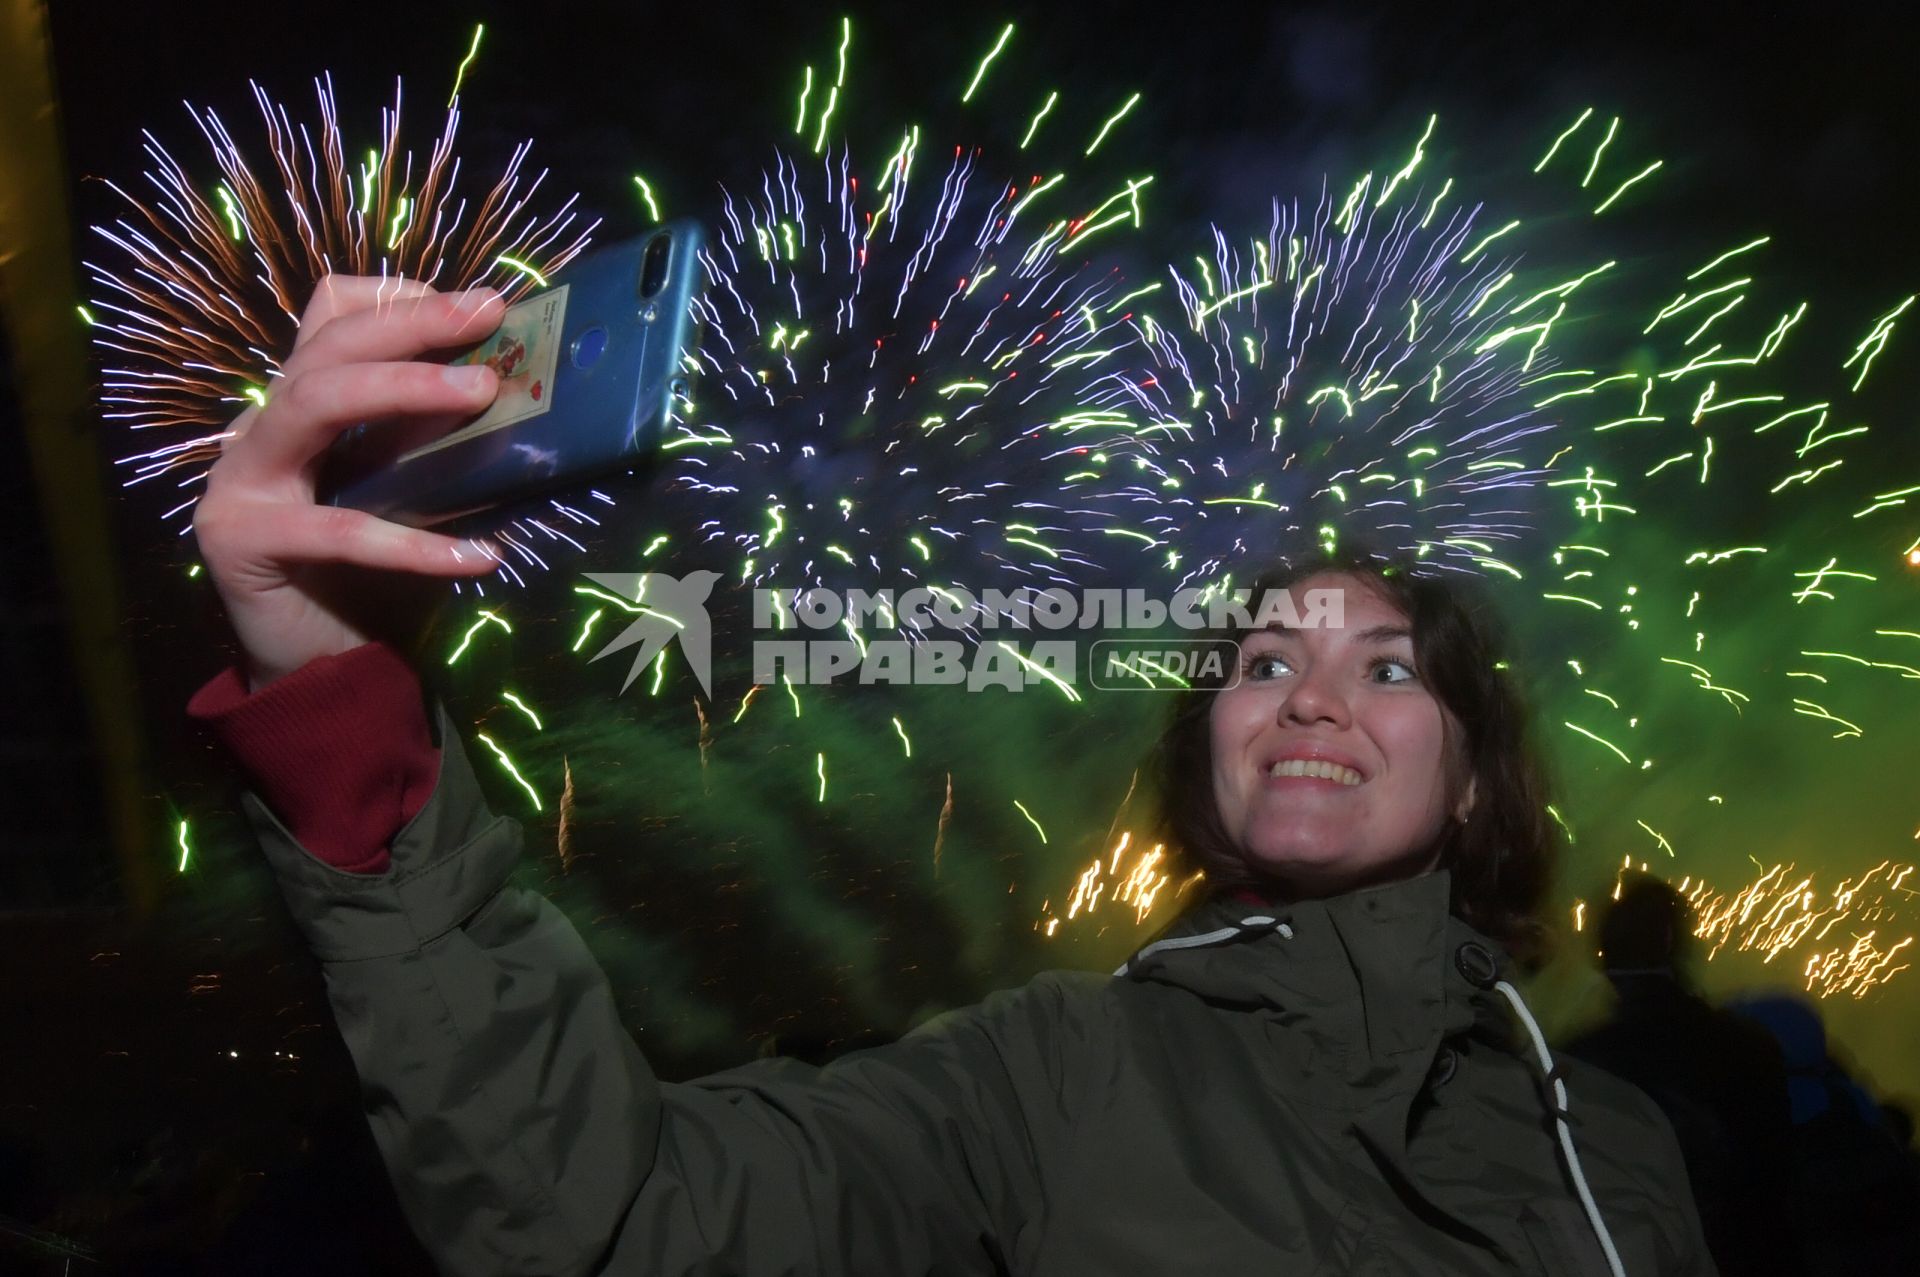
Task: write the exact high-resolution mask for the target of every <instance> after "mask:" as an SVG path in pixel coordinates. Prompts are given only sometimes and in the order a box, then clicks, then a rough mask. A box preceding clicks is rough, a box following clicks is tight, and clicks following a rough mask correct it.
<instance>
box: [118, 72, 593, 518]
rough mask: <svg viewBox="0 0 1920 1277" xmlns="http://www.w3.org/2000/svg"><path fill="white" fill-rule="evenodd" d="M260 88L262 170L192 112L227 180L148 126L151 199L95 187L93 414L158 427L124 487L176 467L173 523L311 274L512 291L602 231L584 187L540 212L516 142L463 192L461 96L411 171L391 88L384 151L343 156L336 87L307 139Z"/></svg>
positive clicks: (252, 393)
mask: <svg viewBox="0 0 1920 1277" xmlns="http://www.w3.org/2000/svg"><path fill="white" fill-rule="evenodd" d="M252 88H253V95H254V100H255V102H256V103H257V105H258V106H259V110H260V116H261V119H262V121H263V123H264V125H265V132H266V145H267V152H268V155H269V156H270V158H271V164H270V166H269V167H268V168H267V169H265V170H256V169H255V168H254V167H253V166H252V165H251V164H250V163H249V162H248V160H247V158H246V156H245V155H244V154H243V153H242V151H241V149H240V147H239V145H238V144H237V143H236V142H235V141H234V139H233V137H232V135H231V134H230V133H229V132H228V130H227V127H226V125H225V124H224V123H223V122H222V121H221V119H220V117H219V116H218V115H217V114H216V113H215V112H214V111H212V110H210V109H205V110H203V109H199V108H196V107H194V106H192V105H189V106H188V107H187V110H188V113H189V114H190V115H191V116H192V118H193V121H194V123H195V124H196V125H197V126H198V127H199V129H200V132H201V133H202V135H203V136H204V137H205V139H206V141H207V144H208V146H209V148H210V150H211V152H212V159H213V162H214V165H215V166H216V167H217V169H218V172H219V176H218V177H217V178H215V177H212V176H211V175H207V176H202V175H196V174H194V173H192V172H189V170H188V169H187V167H186V166H185V165H183V164H182V163H181V162H180V161H179V160H177V159H175V158H174V156H173V155H172V154H171V153H170V152H169V151H168V150H167V149H166V147H165V146H163V145H162V144H161V143H160V141H159V140H158V139H157V138H155V136H154V135H153V134H152V133H151V132H143V136H144V137H145V139H146V141H145V146H144V150H145V152H146V155H147V158H148V161H149V163H150V165H151V167H149V168H148V169H147V171H146V172H145V173H144V174H143V177H144V179H145V182H146V185H147V186H149V187H151V188H152V192H151V194H150V195H149V197H148V199H146V200H143V199H141V198H140V197H138V196H136V195H135V194H133V193H132V192H130V191H128V190H127V189H125V188H123V187H122V186H120V185H118V184H117V183H115V182H112V181H110V180H107V181H105V184H106V185H107V186H108V187H109V188H110V189H111V190H112V191H113V192H114V193H115V194H116V195H118V196H119V197H120V198H121V199H122V200H124V201H125V203H126V205H127V210H128V215H127V216H123V217H120V218H117V219H116V220H115V221H114V222H113V223H112V224H111V225H106V226H95V227H94V228H93V229H94V232H95V233H96V234H98V235H99V236H100V237H101V239H103V240H105V241H106V243H107V244H108V245H110V246H111V247H112V249H113V250H114V251H113V253H112V255H111V257H110V258H109V259H108V260H104V261H103V260H88V261H86V262H84V263H83V265H84V266H85V267H86V270H87V272H88V274H89V276H90V283H91V290H90V291H91V292H92V294H93V296H92V299H91V304H90V306H88V307H87V308H85V309H83V310H82V316H83V318H85V319H86V320H87V322H88V323H90V324H91V325H92V326H93V331H94V339H95V343H96V344H97V345H98V346H99V347H100V348H101V349H102V350H103V351H107V352H110V353H109V354H108V355H107V359H108V360H109V362H110V365H111V366H109V367H106V368H104V369H103V370H102V375H101V384H102V394H101V405H102V408H103V415H104V416H105V417H106V418H107V419H108V420H110V421H114V422H116V423H124V424H125V425H126V426H127V427H128V428H130V429H133V430H159V431H163V432H164V433H165V434H166V435H167V437H168V441H167V442H165V443H162V444H160V445H158V446H156V447H151V448H148V449H146V450H144V451H141V452H138V453H137V454H135V455H132V456H128V457H125V458H123V459H122V464H123V465H126V466H128V467H130V477H129V478H128V480H127V483H128V485H129V486H131V485H132V484H135V483H140V482H143V481H145V480H148V479H152V478H156V477H158V476H161V475H167V474H173V473H175V472H177V471H180V472H184V474H183V475H182V476H181V477H180V478H179V486H180V487H181V488H182V489H183V490H185V491H186V492H187V493H188V495H187V496H186V498H185V500H183V501H182V502H181V503H180V504H179V505H177V506H175V507H174V508H173V509H171V510H169V511H167V515H168V516H169V517H171V516H175V515H179V514H181V513H182V512H183V511H185V510H188V509H189V508H191V506H192V504H193V502H194V500H195V499H196V498H197V495H198V494H197V490H196V485H197V483H198V481H199V480H200V479H201V478H202V477H203V476H204V474H205V472H206V470H207V468H208V467H209V466H210V465H211V464H212V462H213V459H214V458H215V457H217V456H218V455H219V452H220V445H221V440H222V439H223V438H224V437H225V435H226V429H227V425H228V423H229V422H230V421H231V420H232V419H233V418H234V417H235V416H236V415H237V414H238V413H239V412H240V411H241V410H242V409H244V408H245V407H246V405H247V403H248V402H254V403H261V402H264V401H265V397H266V390H267V387H268V386H269V385H270V384H271V382H272V379H273V378H275V377H278V376H279V375H280V362H281V360H282V359H283V358H284V357H285V356H286V354H287V352H288V351H289V350H290V349H291V348H292V345H293V338H294V334H295V332H296V331H297V330H298V327H299V313H300V310H301V308H302V307H303V306H304V305H305V303H306V301H307V299H308V298H309V297H310V296H311V294H312V292H313V290H314V287H315V286H316V285H317V284H318V282H319V281H320V280H321V279H323V278H325V277H326V276H327V275H329V274H344V275H370V276H377V277H380V278H390V279H394V280H395V281H398V280H401V279H413V280H420V281H424V282H426V283H429V284H432V285H434V286H435V287H437V288H441V289H449V290H450V289H459V288H467V287H472V286H475V285H479V284H489V285H491V286H493V287H495V288H496V289H498V290H499V291H501V292H502V293H504V294H506V295H507V297H508V299H509V300H512V299H513V298H514V296H515V295H517V294H518V293H520V292H524V291H525V290H526V289H527V288H529V287H531V286H532V285H533V284H534V283H535V282H536V281H538V280H540V279H542V278H544V276H545V274H546V273H547V272H550V271H553V270H557V269H558V268H559V267H560V266H562V265H564V264H565V263H566V262H567V261H569V260H570V259H572V258H573V257H574V256H575V255H576V254H578V253H579V252H580V250H581V249H583V248H584V247H585V246H586V244H587V241H588V238H589V237H590V236H591V235H592V233H593V231H594V229H595V228H596V227H597V226H598V224H599V223H598V222H597V221H596V222H593V223H591V224H586V225H576V223H578V222H580V221H581V214H579V213H578V212H577V211H576V210H575V208H574V205H575V203H576V200H577V198H578V197H577V196H569V197H568V198H567V199H566V200H564V201H563V202H561V203H560V205H559V206H558V207H557V208H554V209H552V210H551V211H550V212H546V213H544V214H543V213H540V212H537V211H536V210H535V208H534V200H535V197H536V195H537V193H538V191H539V189H540V186H541V184H542V182H543V181H544V180H545V178H546V173H545V172H544V171H542V172H540V173H538V174H536V175H531V176H529V175H528V174H526V173H524V172H523V171H522V169H523V165H524V164H525V162H526V158H527V153H528V151H529V149H530V147H531V143H526V142H523V143H521V144H520V145H519V146H518V147H516V148H515V149H514V152H513V154H512V157H511V158H510V159H509V161H508V162H507V165H506V167H505V170H504V172H502V174H501V175H500V177H499V179H498V180H497V181H496V182H495V183H494V184H493V186H492V188H491V189H490V190H488V191H487V192H486V193H485V195H484V196H482V197H481V198H479V199H478V200H477V201H471V200H470V199H469V198H468V196H467V195H466V194H465V193H464V191H463V187H462V184H461V182H460V161H459V159H458V157H456V156H455V155H454V150H453V144H454V137H455V134H456V132H457V130H458V127H459V123H460V109H459V99H458V97H455V99H454V100H453V102H452V104H450V105H449V107H448V109H447V115H446V121H445V124H444V126H443V127H442V129H441V132H440V136H439V138H438V139H436V140H435V142H434V144H433V147H432V150H431V151H430V152H429V153H428V154H427V156H426V157H425V159H424V162H423V163H416V158H415V154H414V152H413V151H412V150H411V149H407V148H406V147H405V146H404V145H403V142H402V138H401V124H400V121H401V90H400V87H399V86H398V85H396V87H395V89H394V100H393V105H392V106H391V107H389V108H383V109H382V111H381V113H380V117H381V121H380V129H379V133H378V138H379V145H378V146H377V147H374V148H371V149H369V150H368V151H367V152H366V155H365V157H364V159H361V160H354V159H351V158H350V157H349V155H348V147H347V144H346V141H345V140H344V138H343V137H342V135H341V131H340V125H339V119H338V112H337V110H336V108H335V104H334V96H333V86H332V83H331V80H330V79H324V78H323V79H321V80H318V81H316V82H315V90H316V92H317V94H318V97H319V108H320V109H319V114H320V123H319V126H318V130H317V136H316V134H315V132H313V131H310V130H309V128H308V126H307V125H306V124H305V123H304V122H302V123H295V122H294V121H292V120H291V119H290V118H289V116H288V114H287V111H286V109H285V108H284V107H283V106H281V105H279V104H278V103H275V102H274V101H273V100H272V99H270V98H269V97H268V96H267V94H266V92H265V91H264V90H262V89H261V88H260V87H259V86H258V85H254V86H252ZM102 180H105V179H102ZM113 258H117V259H118V260H113ZM183 436H184V437H183Z"/></svg>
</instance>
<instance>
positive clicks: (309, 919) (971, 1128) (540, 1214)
mask: <svg viewBox="0 0 1920 1277" xmlns="http://www.w3.org/2000/svg"><path fill="white" fill-rule="evenodd" d="M439 729H440V733H441V737H442V751H441V758H442V763H441V770H440V776H439V779H438V784H437V786H436V788H435V790H434V793H433V796H432V798H431V799H430V800H429V801H428V803H427V805H426V807H425V808H424V809H423V810H422V811H421V812H420V813H419V815H417V816H416V817H415V818H414V819H413V820H412V821H411V822H409V823H408V824H407V826H406V827H405V828H404V829H402V830H401V832H400V834H399V836H398V837H397V838H396V839H395V840H394V842H393V846H392V865H391V867H390V869H389V870H388V871H387V872H386V873H383V874H379V875H365V874H351V873H344V872H342V871H340V870H337V869H333V868H331V867H329V866H327V865H326V864H324V863H323V862H321V861H320V860H318V859H317V858H316V857H314V856H312V855H310V854H309V853H308V852H307V851H306V850H305V849H304V848H302V847H301V845H300V844H299V843H297V842H296V841H294V839H293V837H292V835H291V834H289V833H288V832H287V831H286V830H285V828H284V827H283V826H282V825H281V823H280V821H279V820H278V818H277V817H276V816H275V815H274V814H273V812H271V811H270V810H269V809H268V808H267V806H266V805H265V804H264V803H262V802H261V801H259V800H258V799H257V798H254V797H252V796H249V797H248V799H247V800H246V806H247V813H248V816H249V818H250V819H251V820H252V822H253V824H254V827H255V829H256V831H257V832H258V834H259V836H260V840H261V843H262V845H263V847H264V848H265V850H266V854H267V856H268V858H269V860H270V861H271V862H272V864H273V867H274V870H275V872H276V875H277V876H278V878H279V881H280V883H281V885H282V889H283V892H284V894H285V896H286V898H287V901H288V904H289V906H290V908H291V909H292V911H293V914H294V917H295V919H296V921H297V922H298V923H299V925H300V927H301V929H302V931H303V933H304V934H305V935H306V937H307V939H308V942H309V944H310V945H311V947H312V949H313V951H314V953H315V954H316V955H317V956H318V957H319V958H320V960H321V963H322V965H323V970H324V973H325V976H326V984H327V991H328V997H329V999H330V1001H331V1002H332V1005H333V1010H334V1015H335V1017H336V1018H337V1020H338V1023H339V1026H340V1031H341V1034H342V1036H343V1037H344V1038H345V1039H346V1042H347V1045H348V1047H349V1049H350V1050H351V1052H352V1054H353V1058H354V1062H355V1065H356V1068H357V1069H358V1071H359V1075H360V1081H361V1087H362V1092H363V1096H364V1099H365V1102H366V1107H367V1114H368V1119H369V1121H370V1122H371V1123H372V1126H373V1132H374V1136H375V1139H376V1141H377V1142H378V1144H379V1146H380V1149H381V1152H382V1154H383V1156H384V1157H385V1159H386V1162H387V1166H388V1168H389V1170H390V1171H391V1173H392V1175H393V1179H394V1183H395V1186H396V1188H397V1189H398V1191H399V1195H400V1198H401V1201H402V1203H403V1205H404V1206H405V1208H406V1211H407V1215H408V1218H409V1219H410V1220H411V1222H412V1223H413V1225H414V1228H415V1230H416V1232H417V1233H418V1234H419V1236H420V1238H421V1240H422V1241H423V1242H424V1243H425V1244H426V1246H427V1248H428V1250H429V1251H430V1252H431V1253H432V1254H433V1255H434V1256H435V1258H436V1259H437V1260H438V1262H439V1263H440V1264H441V1266H442V1267H443V1269H444V1270H445V1271H446V1272H449V1273H459V1274H463V1275H472V1277H481V1275H484V1274H506V1273H515V1274H543V1275H558V1274H575V1273H634V1274H641V1273H645V1274H653V1273H674V1274H678V1273H714V1274H721V1273H725V1274H740V1275H750V1274H759V1273H767V1274H774V1273H820V1274H835V1275H836V1277H843V1275H846V1274H856V1273H877V1274H887V1275H889V1277H896V1275H904V1274H913V1273H956V1274H958V1273H982V1274H985V1273H999V1272H1008V1271H1017V1269H1016V1268H1015V1267H1013V1264H1014V1261H1015V1256H1016V1255H1017V1253H1018V1251H1019V1249H1020V1247H1021V1243H1022V1237H1023V1234H1024V1235H1026V1236H1027V1239H1028V1241H1029V1242H1031V1241H1032V1240H1033V1239H1034V1235H1033V1234H1030V1233H1028V1231H1027V1230H1029V1229H1031V1228H1032V1227H1033V1226H1034V1224H1035V1223H1036V1221H1037V1219H1038V1216H1039V1203H1040V1201H1041V1196H1042V1194H1041V1186H1040V1175H1039V1171H1038V1168H1037V1167H1036V1164H1035V1158H1034V1153H1033V1148H1034V1133H1033V1129H1032V1125H1033V1123H1034V1122H1036V1121H1038V1122H1040V1123H1042V1124H1045V1123H1048V1122H1053V1121H1058V1120H1059V1118H1058V1114H1059V1113H1060V1111H1061V1108H1062V1106H1063V1103H1064V1097H1065V1096H1066V1095H1067V1093H1068V1092H1069V1090H1070V1088H1069V1087H1068V1086H1067V1084H1066V1080H1065V1079H1064V1078H1063V1077H1061V1076H1060V1071H1059V1068H1058V1066H1057V1064H1055V1063H1054V1061H1053V1059H1052V1052H1053V1046H1052V1043H1053V1041H1054V1039H1053V1035H1052V1034H1051V1033H1050V1032H1049V1025H1050V1023H1051V1021H1052V1019H1053V1013H1054V1011H1055V1010H1056V1009H1057V1008H1056V1007H1055V1006H1053V1005H1049V1003H1050V1000H1051V998H1052V997H1053V996H1054V995H1051V994H1049V993H1048V992H1046V991H1045V989H1044V986H1036V987H1035V988H1034V989H1031V990H1028V991H1022V992H1019V993H1011V994H1003V995H999V996H997V997H996V998H995V999H992V1000H990V1001H989V1002H988V1003H986V1004H984V1005H983V1006H981V1007H978V1008H974V1009H972V1010H969V1011H966V1012H962V1013H958V1014H956V1015H954V1016H952V1017H949V1018H948V1019H946V1020H945V1021H942V1022H939V1023H936V1024H934V1025H930V1026H927V1027H926V1028H924V1029H922V1030H921V1031H920V1032H918V1033H916V1034H914V1035H912V1036H911V1037H909V1038H908V1039H906V1040H905V1041H903V1042H901V1043H898V1044H895V1045H893V1046H890V1047H886V1048H882V1049H879V1050H876V1051H870V1052H865V1053H862V1054H861V1055H858V1056H854V1057H849V1058H848V1059H846V1060H843V1061H841V1062H839V1063H837V1064H835V1065H833V1066H830V1067H829V1068H827V1069H825V1070H815V1069H811V1068H808V1067H805V1066H802V1065H799V1064H796V1063H793V1062H786V1061H764V1062H761V1063H758V1064H754V1065H750V1066H747V1067H745V1068H741V1069H737V1070H734V1071H732V1072H730V1073H725V1074H721V1075H717V1076H714V1077H710V1078H706V1079H703V1080H701V1081H699V1082H696V1083H692V1084H688V1085H662V1084H661V1083H660V1082H658V1081H657V1080H656V1079H655V1077H654V1075H653V1073H652V1071H651V1070H650V1069H649V1068H648V1067H647V1064H646V1061H645V1060H644V1059H643V1058H642V1057H641V1054H640V1052H639V1050H638V1048H637V1047H636V1045H635V1043H634V1041H633V1039H632V1037H631V1036H630V1035H629V1034H628V1032H627V1031H626V1029H625V1027H624V1026H623V1025H622V1024H621V1022H620V1018H619V1014H618V1011H617V1009H616V1006H615V1003H614V999H613V996H612V993H611V991H610V990H609V988H608V986H607V982H606V977H605V975H604V974H603V973H602V972H601V970H600V968H599V966H598V965H597V964H596V963H595V962H594V960H593V958H592V956H591V955H590V954H589V953H588V951H587V949H586V947H585V945H584V944H583V943H582V942H581V940H580V938H579V936H578V935H577V934H576V933H575V931H574V930H573V928H572V926H571V925H570V924H569V923H568V922H567V920H566V919H565V918H564V917H563V916H561V914H560V913H559V912H558V911H557V910H556V909H555V908H554V907H553V906H552V905H551V904H549V903H548V902H547V901H546V900H545V899H543V898H542V897H540V896H539V895H537V894H535V893H533V892H531V891H527V890H524V889H521V888H518V887H515V886H513V885H511V884H510V883H509V882H508V878H509V875H510V873H511V871H512V869H513V867H514V865H515V863H516V861H517V859H518V857H519V854H520V839H521V834H520V827H519V825H518V824H517V823H516V822H514V821H511V820H506V819H502V818H497V817H494V816H492V815H490V814H489V813H488V812H487V810H486V808H485V806H484V804H483V802H482V800H481V797H480V794H479V790H478V787H477V785H476V783H475V780H474V777H473V774H472V772H471V770H470V769H469V767H468V764H467V759H466V755H465V752H464V750H462V748H461V746H460V743H459V740H458V738H457V735H456V733H455V729H454V726H453V724H452V723H451V722H450V721H449V720H447V719H446V718H445V716H444V713H443V714H442V716H441V719H440V722H439ZM1036 1097H1045V1098H1044V1099H1041V1100H1040V1101H1039V1102H1038V1103H1037V1104H1036V1103H1035V1100H1036Z"/></svg>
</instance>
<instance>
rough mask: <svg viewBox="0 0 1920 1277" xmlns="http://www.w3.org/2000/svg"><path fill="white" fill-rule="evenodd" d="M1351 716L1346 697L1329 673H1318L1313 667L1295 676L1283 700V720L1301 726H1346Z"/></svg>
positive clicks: (1281, 711) (1281, 718) (1281, 710)
mask: <svg viewBox="0 0 1920 1277" xmlns="http://www.w3.org/2000/svg"><path fill="white" fill-rule="evenodd" d="M1350 717H1351V716H1350V707H1349V706H1348V704H1347V699H1346V697H1345V696H1343V695H1341V694H1340V690H1339V688H1338V687H1336V686H1335V685H1334V684H1333V682H1332V680H1331V679H1330V678H1329V677H1327V676H1326V675H1316V674H1315V673H1314V672H1313V671H1311V670H1309V671H1308V672H1307V673H1305V674H1302V675H1301V676H1300V677H1298V678H1296V679H1295V680H1294V684H1293V686H1292V687H1291V688H1290V689H1288V691H1287V696H1286V699H1285V700H1283V701H1282V702H1281V703H1280V721H1281V722H1283V723H1295V724H1299V725H1302V726H1305V725H1307V724H1311V723H1328V724H1331V725H1333V726H1335V727H1345V726H1346V725H1347V724H1348V722H1349V721H1350Z"/></svg>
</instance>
